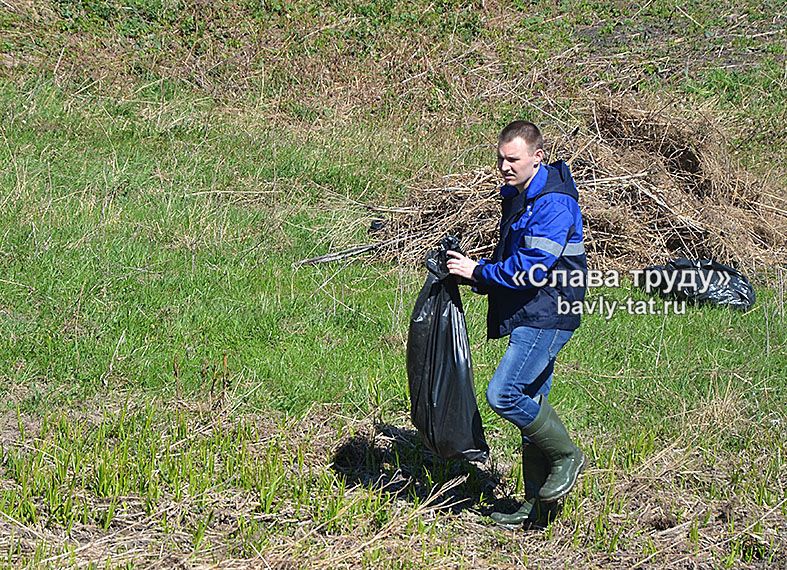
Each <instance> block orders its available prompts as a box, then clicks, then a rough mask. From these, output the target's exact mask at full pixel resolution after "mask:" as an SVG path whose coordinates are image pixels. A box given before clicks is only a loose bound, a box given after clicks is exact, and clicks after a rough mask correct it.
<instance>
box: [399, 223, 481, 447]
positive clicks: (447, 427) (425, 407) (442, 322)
mask: <svg viewBox="0 0 787 570" xmlns="http://www.w3.org/2000/svg"><path fill="white" fill-rule="evenodd" d="M448 250H453V251H461V250H460V248H459V241H458V240H457V239H456V238H455V237H452V236H449V237H446V238H443V240H442V241H441V243H440V248H439V249H437V250H434V251H431V252H429V254H428V255H427V258H426V268H427V269H428V274H427V277H426V282H425V283H424V286H423V288H422V289H421V292H420V293H419V294H418V299H417V300H416V302H415V307H414V308H413V313H412V316H411V318H410V330H409V334H408V337H407V378H408V381H409V387H410V419H412V422H413V425H415V427H416V428H417V429H418V431H419V432H420V434H421V436H422V437H423V440H424V443H425V444H426V446H427V447H428V448H429V449H430V450H432V451H433V452H434V453H435V454H436V455H438V456H440V457H442V458H443V459H457V458H463V459H467V460H470V461H481V462H485V461H486V460H487V458H488V457H489V446H488V445H487V443H486V440H485V439H484V428H483V426H482V424H481V414H480V413H479V412H478V403H477V402H476V397H475V386H474V384H473V365H472V361H471V359H470V344H469V341H468V338H467V325H466V324H465V314H464V310H463V309H462V299H461V297H460V295H459V286H458V283H457V280H456V277H455V276H453V275H451V274H449V273H448V268H447V266H446V261H447V255H446V251H448Z"/></svg>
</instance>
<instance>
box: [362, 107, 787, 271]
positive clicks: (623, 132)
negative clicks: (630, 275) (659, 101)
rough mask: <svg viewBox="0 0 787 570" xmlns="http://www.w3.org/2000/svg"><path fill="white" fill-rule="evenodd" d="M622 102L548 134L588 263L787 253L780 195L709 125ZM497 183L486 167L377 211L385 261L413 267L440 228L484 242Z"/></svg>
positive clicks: (491, 240)
mask: <svg viewBox="0 0 787 570" xmlns="http://www.w3.org/2000/svg"><path fill="white" fill-rule="evenodd" d="M642 106H643V104H642V103H640V104H639V106H633V105H631V104H621V103H620V102H618V103H617V104H616V105H612V104H610V103H605V104H603V105H597V106H595V107H594V108H593V110H592V116H589V117H588V121H587V124H586V126H585V127H584V128H579V129H576V130H575V132H573V133H570V134H565V135H563V136H562V137H560V138H558V139H556V140H553V141H552V143H551V144H549V147H548V150H549V154H550V160H558V159H562V160H565V161H567V162H568V163H569V164H570V166H571V169H572V172H573V174H574V177H575V179H576V182H577V186H578V188H579V192H580V203H581V206H582V210H583V215H584V219H585V228H584V230H585V243H586V249H587V251H588V258H589V263H590V265H591V266H592V267H597V268H605V269H606V268H615V269H628V268H635V267H641V266H644V265H647V264H653V263H663V262H664V261H666V260H668V259H671V258H674V257H678V256H686V257H691V258H700V257H710V258H712V259H715V260H717V261H721V262H724V263H731V264H733V265H736V266H738V267H740V268H743V269H754V268H756V267H760V266H773V265H775V264H778V263H779V262H780V260H781V261H782V262H783V260H784V259H785V254H786V253H787V210H786V209H785V208H787V205H786V204H787V199H785V198H784V197H779V196H778V195H777V191H775V190H769V189H768V186H767V184H766V183H765V182H763V181H759V180H754V179H752V177H750V176H748V175H747V173H746V172H744V171H743V170H742V169H740V168H739V167H737V166H735V161H734V160H732V158H731V157H730V155H729V153H728V151H727V150H726V149H727V148H728V147H727V145H726V144H725V140H724V137H723V135H722V132H721V130H720V129H719V128H718V126H717V125H716V124H714V123H713V121H712V120H711V119H708V118H706V117H704V116H702V115H701V114H700V117H699V118H689V117H687V116H686V113H685V112H681V111H679V110H677V109H675V108H670V109H667V108H664V107H663V106H662V108H656V107H652V108H647V109H643V108H641V107H642ZM499 184H500V180H499V178H498V177H497V175H496V173H495V172H494V171H493V169H492V168H489V169H487V170H483V171H476V172H470V173H467V174H462V175H451V176H446V177H445V178H444V179H443V184H442V185H441V186H439V187H428V188H414V189H412V191H411V193H410V195H409V197H408V198H407V200H406V203H405V204H404V205H403V206H402V207H400V208H372V210H373V211H374V212H375V213H376V214H378V215H379V216H381V217H382V218H384V220H385V222H384V224H381V225H382V226H383V227H382V230H381V231H380V232H379V233H378V235H379V239H380V241H379V242H378V244H377V246H378V249H379V250H380V251H381V252H383V254H384V255H385V256H387V257H388V258H391V259H398V260H400V261H404V262H420V260H421V259H423V256H424V254H425V252H426V251H427V250H428V249H430V248H433V247H435V245H436V244H437V243H438V241H439V239H440V238H441V237H442V236H443V235H446V234H455V235H457V236H459V237H460V239H461V240H462V243H463V245H464V247H465V249H466V251H468V252H470V254H476V255H480V256H483V255H485V254H488V253H490V252H491V251H492V249H493V248H494V245H495V242H496V240H497V222H498V217H499V200H500V198H499V196H498V191H497V189H498V186H499Z"/></svg>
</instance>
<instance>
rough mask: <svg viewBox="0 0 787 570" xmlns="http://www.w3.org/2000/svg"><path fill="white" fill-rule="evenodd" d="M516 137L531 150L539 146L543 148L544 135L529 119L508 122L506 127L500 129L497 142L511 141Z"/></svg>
mask: <svg viewBox="0 0 787 570" xmlns="http://www.w3.org/2000/svg"><path fill="white" fill-rule="evenodd" d="M517 137H519V138H521V139H522V140H524V141H525V142H526V143H527V146H528V147H530V151H531V152H535V151H536V150H538V149H539V148H544V137H543V136H541V131H539V130H538V127H537V126H535V125H534V124H533V123H531V122H530V121H513V122H511V123H508V124H507V125H506V127H505V128H504V129H503V130H502V131H500V137H499V138H498V142H500V143H507V142H511V141H512V140H514V139H515V138H517Z"/></svg>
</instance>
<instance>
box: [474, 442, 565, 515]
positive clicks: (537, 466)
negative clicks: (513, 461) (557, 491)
mask: <svg viewBox="0 0 787 570" xmlns="http://www.w3.org/2000/svg"><path fill="white" fill-rule="evenodd" d="M548 466H549V460H548V459H547V458H546V456H544V454H543V453H542V452H541V450H540V449H538V447H536V446H535V445H533V444H532V443H530V442H528V441H527V440H526V439H524V438H523V439H522V476H523V478H524V480H525V501H524V503H523V504H522V506H521V507H519V509H518V510H517V511H515V512H513V513H501V512H494V513H492V514H491V515H489V516H490V518H491V519H492V520H493V521H494V522H495V523H497V524H499V525H501V526H506V527H518V526H522V525H525V524H527V523H536V522H538V523H539V524H544V523H543V521H544V520H545V519H547V518H548V512H549V511H550V510H551V509H549V508H545V505H542V504H541V502H540V501H539V500H538V492H539V490H540V489H541V486H542V485H543V484H544V481H546V479H547V475H548V474H549V471H548Z"/></svg>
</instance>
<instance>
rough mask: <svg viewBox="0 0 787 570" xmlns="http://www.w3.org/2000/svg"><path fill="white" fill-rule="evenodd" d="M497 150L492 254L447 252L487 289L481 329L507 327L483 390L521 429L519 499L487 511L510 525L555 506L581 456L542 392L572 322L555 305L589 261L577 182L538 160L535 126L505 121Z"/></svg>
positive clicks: (572, 289)
mask: <svg viewBox="0 0 787 570" xmlns="http://www.w3.org/2000/svg"><path fill="white" fill-rule="evenodd" d="M497 155H498V156H497V166H498V169H499V170H500V173H501V174H502V175H503V178H504V182H505V184H504V186H503V187H502V188H501V189H500V193H501V195H502V197H503V201H502V217H501V220H500V241H499V243H498V244H497V247H496V248H495V250H494V253H493V255H492V258H491V259H481V260H479V261H478V262H475V261H473V260H472V259H470V258H468V257H465V256H463V255H461V254H459V253H457V252H448V254H449V255H450V256H451V257H452V259H451V260H449V262H448V268H449V271H450V272H451V273H453V274H455V275H458V276H461V277H463V278H465V279H468V280H470V281H471V282H472V285H473V290H474V291H476V292H478V293H482V294H487V295H488V301H489V309H488V313H487V336H488V338H502V337H504V336H509V341H508V349H507V350H506V353H505V355H504V356H503V358H502V360H501V361H500V365H499V366H498V367H497V370H496V371H495V374H494V376H493V377H492V379H491V381H490V382H489V387H488V389H487V392H486V397H487V400H488V402H489V405H490V406H491V407H492V409H493V410H494V411H495V412H497V413H498V414H499V415H500V416H502V417H503V418H505V419H507V420H509V421H510V422H512V423H513V424H514V425H516V426H517V427H518V428H519V429H520V431H521V433H522V467H523V471H524V478H525V483H526V484H525V496H526V502H525V504H523V505H522V507H521V508H520V509H519V510H518V511H517V512H515V513H512V514H507V513H493V514H492V519H493V520H495V521H496V522H498V523H500V524H505V525H518V524H523V523H526V522H528V521H534V520H538V519H539V518H543V516H544V514H545V513H548V512H549V511H551V510H553V509H554V504H555V502H556V501H557V500H559V499H561V498H563V497H565V496H566V495H567V494H568V492H569V491H570V490H571V488H572V487H573V486H574V484H575V483H576V481H577V477H578V475H579V472H580V471H581V470H582V468H583V466H584V464H585V456H584V454H583V453H582V451H581V450H580V449H579V448H578V447H577V446H576V445H574V443H573V442H572V441H571V438H570V437H569V435H568V432H567V431H566V428H565V426H564V425H563V423H562V422H561V421H560V418H558V416H557V414H556V413H555V410H554V409H553V408H552V407H551V406H550V405H549V403H548V402H547V395H548V394H549V390H550V388H551V385H552V371H553V368H554V365H555V358H556V357H557V354H558V352H559V351H560V349H561V348H562V347H563V346H564V345H565V344H566V342H568V340H569V338H571V335H572V334H573V331H574V330H575V329H576V328H577V327H578V326H579V315H575V314H561V311H560V310H559V308H560V306H561V304H562V305H563V306H574V302H575V301H581V300H582V299H584V296H585V277H586V275H587V260H586V257H585V249H584V243H583V238H582V215H581V213H580V211H579V204H578V201H577V200H578V196H577V190H576V186H575V184H574V181H573V179H572V177H571V173H570V171H569V169H568V165H566V164H565V163H564V162H562V161H561V162H556V163H554V164H551V165H546V164H544V163H543V160H544V141H543V138H542V136H541V133H540V131H539V130H538V128H537V127H536V126H535V125H534V124H533V123H530V122H527V121H514V122H513V123H511V124H509V125H508V126H506V127H505V128H504V129H503V131H502V132H501V133H500V137H499V139H498V145H497ZM555 277H557V278H556V279H555ZM572 285H573V286H572ZM560 300H563V301H568V303H560ZM569 303H570V305H569Z"/></svg>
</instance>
